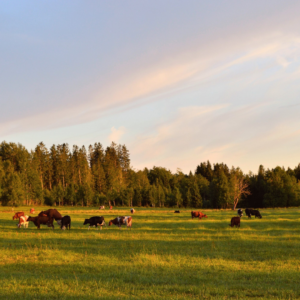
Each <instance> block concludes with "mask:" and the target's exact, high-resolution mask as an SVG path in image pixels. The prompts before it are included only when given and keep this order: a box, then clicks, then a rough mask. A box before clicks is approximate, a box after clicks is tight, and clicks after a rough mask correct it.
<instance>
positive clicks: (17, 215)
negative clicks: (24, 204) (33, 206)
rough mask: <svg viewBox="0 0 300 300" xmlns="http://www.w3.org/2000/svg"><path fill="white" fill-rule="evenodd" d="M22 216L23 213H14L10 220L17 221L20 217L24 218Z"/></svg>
mask: <svg viewBox="0 0 300 300" xmlns="http://www.w3.org/2000/svg"><path fill="white" fill-rule="evenodd" d="M24 215H25V214H24V212H22V211H19V212H17V213H15V215H14V216H13V217H12V219H13V220H15V219H19V218H20V217H22V216H24Z"/></svg>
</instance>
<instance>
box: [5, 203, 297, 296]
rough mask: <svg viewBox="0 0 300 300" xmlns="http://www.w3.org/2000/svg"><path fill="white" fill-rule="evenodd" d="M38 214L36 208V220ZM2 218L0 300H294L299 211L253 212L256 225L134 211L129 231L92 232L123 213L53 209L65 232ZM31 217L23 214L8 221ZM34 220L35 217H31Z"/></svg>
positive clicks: (216, 216) (217, 214)
mask: <svg viewBox="0 0 300 300" xmlns="http://www.w3.org/2000/svg"><path fill="white" fill-rule="evenodd" d="M45 209H46V208H45V207H42V208H36V210H37V213H38V212H39V211H41V210H45ZM5 210H10V209H9V208H2V209H1V212H0V227H1V231H0V280H1V288H0V299H86V300H92V299H99V298H101V299H254V298H255V299H299V298H300V226H299V225H300V210H299V209H296V208H293V209H265V210H260V211H261V213H262V216H263V219H255V218H252V219H249V220H248V218H247V217H243V218H242V220H241V228H240V229H238V228H231V227H229V226H228V225H229V223H230V219H231V217H232V216H235V214H236V213H235V212H232V211H230V210H226V211H225V210H223V211H222V210H207V211H206V213H207V215H208V218H207V219H202V220H201V221H199V220H198V219H194V220H192V219H191V215H190V211H191V210H181V211H182V213H180V214H174V213H173V212H174V210H171V209H144V208H140V209H139V208H137V209H136V211H137V212H136V213H135V214H134V215H133V226H132V230H131V231H129V230H126V227H122V230H119V229H118V228H117V227H116V226H114V227H107V228H106V229H105V228H104V229H103V230H102V231H100V230H99V231H97V230H96V229H95V228H92V229H90V230H89V231H88V230H87V227H84V226H83V221H84V219H85V218H89V217H91V216H95V215H103V216H104V217H105V220H106V222H107V223H108V221H109V220H110V219H112V218H114V217H116V216H118V215H129V214H130V213H129V209H119V210H114V211H108V210H106V211H99V210H96V209H95V210H93V209H91V208H83V209H81V208H78V207H77V208H66V207H64V208H58V210H59V211H60V212H61V213H62V215H66V214H68V215H70V216H71V218H72V228H71V231H70V232H68V231H62V230H60V229H59V227H58V225H57V224H56V223H55V230H54V231H53V230H51V229H50V228H48V227H45V226H43V227H41V230H37V229H36V227H35V226H34V224H33V223H32V222H30V224H29V228H28V229H23V228H21V229H17V228H16V227H17V226H16V225H15V224H16V223H17V222H16V221H12V216H13V214H14V213H13V212H12V211H8V212H5ZM22 210H23V211H25V213H26V214H27V212H29V208H27V207H26V208H24V207H23V208H18V209H17V210H15V211H22ZM37 213H36V214H35V215H37Z"/></svg>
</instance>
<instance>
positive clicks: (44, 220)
mask: <svg viewBox="0 0 300 300" xmlns="http://www.w3.org/2000/svg"><path fill="white" fill-rule="evenodd" d="M27 221H28V222H29V221H31V222H33V223H34V225H35V226H36V227H37V228H38V229H40V225H47V226H48V227H52V229H54V225H53V218H49V217H44V216H37V217H30V216H29V217H28V219H27Z"/></svg>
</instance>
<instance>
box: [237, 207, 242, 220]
mask: <svg viewBox="0 0 300 300" xmlns="http://www.w3.org/2000/svg"><path fill="white" fill-rule="evenodd" d="M237 214H238V216H239V217H240V218H241V217H242V215H243V210H242V209H241V208H239V209H238V211H237Z"/></svg>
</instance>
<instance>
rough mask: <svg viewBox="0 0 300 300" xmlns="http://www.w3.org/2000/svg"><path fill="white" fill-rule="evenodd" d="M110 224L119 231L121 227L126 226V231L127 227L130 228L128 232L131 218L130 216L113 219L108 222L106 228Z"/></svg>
mask: <svg viewBox="0 0 300 300" xmlns="http://www.w3.org/2000/svg"><path fill="white" fill-rule="evenodd" d="M112 224H114V225H116V226H118V227H119V229H121V226H122V225H126V226H127V229H128V227H130V230H131V226H132V217H130V216H125V217H117V218H115V219H113V220H110V221H109V224H108V226H111V225H112Z"/></svg>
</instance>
